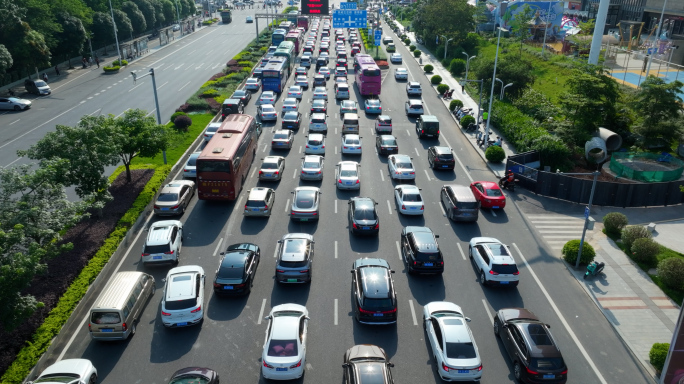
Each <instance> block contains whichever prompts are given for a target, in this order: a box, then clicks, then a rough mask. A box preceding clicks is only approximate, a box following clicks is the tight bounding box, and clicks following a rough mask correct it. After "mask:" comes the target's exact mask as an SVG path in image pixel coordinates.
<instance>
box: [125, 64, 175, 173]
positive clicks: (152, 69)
mask: <svg viewBox="0 0 684 384" xmlns="http://www.w3.org/2000/svg"><path fill="white" fill-rule="evenodd" d="M131 75H132V76H133V83H135V82H136V81H137V80H138V79H139V78H140V79H142V78H143V77H145V76H152V90H153V91H154V106H155V107H156V109H157V124H159V125H161V123H162V122H161V112H159V98H158V97H157V82H156V81H155V80H154V68H150V71H149V72H147V73H146V74H144V75H142V76H138V75H137V74H136V73H135V72H131ZM162 156H164V164H166V149H163V150H162Z"/></svg>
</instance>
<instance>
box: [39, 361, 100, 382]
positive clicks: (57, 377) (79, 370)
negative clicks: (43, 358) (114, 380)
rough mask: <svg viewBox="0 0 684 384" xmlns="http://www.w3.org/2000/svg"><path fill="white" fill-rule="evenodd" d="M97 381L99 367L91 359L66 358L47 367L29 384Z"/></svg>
mask: <svg viewBox="0 0 684 384" xmlns="http://www.w3.org/2000/svg"><path fill="white" fill-rule="evenodd" d="M33 383H36V384H38V383H42V384H57V383H77V384H81V383H88V384H95V383H97V369H95V366H94V365H93V363H92V362H90V360H86V359H65V360H60V361H58V362H56V363H54V364H52V365H51V366H49V367H47V368H46V369H45V370H44V371H43V373H41V374H40V376H38V378H37V379H36V380H35V381H28V382H27V384H33Z"/></svg>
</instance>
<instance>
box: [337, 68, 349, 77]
mask: <svg viewBox="0 0 684 384" xmlns="http://www.w3.org/2000/svg"><path fill="white" fill-rule="evenodd" d="M335 76H347V68H345V67H337V68H335Z"/></svg>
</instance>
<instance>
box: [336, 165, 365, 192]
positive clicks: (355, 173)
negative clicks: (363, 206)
mask: <svg viewBox="0 0 684 384" xmlns="http://www.w3.org/2000/svg"><path fill="white" fill-rule="evenodd" d="M359 167H360V165H359V163H357V162H356V161H340V162H339V163H337V168H335V185H336V186H337V189H361V179H360V178H359V174H360V172H359Z"/></svg>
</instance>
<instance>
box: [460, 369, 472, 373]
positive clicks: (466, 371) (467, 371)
mask: <svg viewBox="0 0 684 384" xmlns="http://www.w3.org/2000/svg"><path fill="white" fill-rule="evenodd" d="M458 373H470V369H459V370H458Z"/></svg>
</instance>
